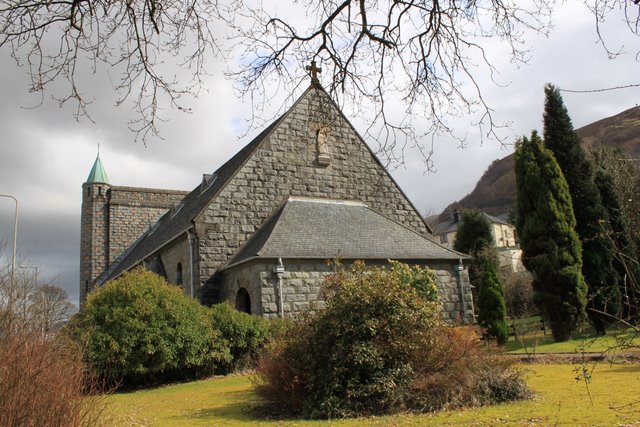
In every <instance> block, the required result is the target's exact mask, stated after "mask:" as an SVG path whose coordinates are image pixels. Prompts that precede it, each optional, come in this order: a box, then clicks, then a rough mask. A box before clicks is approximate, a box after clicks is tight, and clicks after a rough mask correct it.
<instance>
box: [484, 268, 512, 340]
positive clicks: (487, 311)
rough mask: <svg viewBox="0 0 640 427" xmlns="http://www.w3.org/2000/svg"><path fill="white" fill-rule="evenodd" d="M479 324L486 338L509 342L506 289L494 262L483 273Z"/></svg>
mask: <svg viewBox="0 0 640 427" xmlns="http://www.w3.org/2000/svg"><path fill="white" fill-rule="evenodd" d="M478 323H479V324H480V326H482V328H483V329H484V331H485V334H486V336H488V337H491V338H493V339H495V340H496V342H497V343H498V344H500V345H502V344H504V343H506V342H507V338H508V337H509V327H508V325H507V308H506V305H505V302H504V288H503V287H502V283H501V282H500V278H499V276H498V272H497V266H496V264H495V263H493V262H489V263H487V264H486V265H485V266H484V268H483V272H482V283H481V285H480V292H478Z"/></svg>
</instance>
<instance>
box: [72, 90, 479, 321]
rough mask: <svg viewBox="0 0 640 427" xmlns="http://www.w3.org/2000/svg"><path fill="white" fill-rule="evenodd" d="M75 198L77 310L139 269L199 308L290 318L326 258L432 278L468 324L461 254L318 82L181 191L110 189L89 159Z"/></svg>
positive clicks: (452, 314)
mask: <svg viewBox="0 0 640 427" xmlns="http://www.w3.org/2000/svg"><path fill="white" fill-rule="evenodd" d="M82 192H83V193H82V230H81V255H80V256H81V262H80V295H81V303H82V302H83V301H84V300H85V298H86V296H87V293H89V292H91V290H92V289H94V288H95V287H97V286H100V285H101V284H103V283H105V282H106V281H108V280H111V279H114V278H117V277H118V276H120V275H121V274H123V273H124V272H125V271H127V270H130V269H132V268H134V267H136V266H139V265H142V266H144V267H146V268H147V269H150V270H152V271H155V272H156V273H159V274H160V275H162V276H164V277H166V278H167V280H168V281H169V282H171V283H173V284H175V285H176V286H180V287H182V288H183V290H184V292H185V294H187V295H191V296H193V297H194V298H198V299H199V300H200V301H201V302H202V303H203V304H207V305H210V304H214V303H217V302H220V301H224V300H229V301H231V302H232V303H233V304H235V305H236V307H237V308H238V309H240V310H243V311H246V312H248V313H252V314H257V315H262V316H266V317H276V316H291V315H295V314H296V313H299V312H301V311H304V310H307V309H309V308H310V307H313V306H314V305H316V304H318V303H321V302H320V298H321V292H320V287H321V284H322V281H323V277H324V276H326V275H327V274H329V273H330V272H331V267H329V265H328V264H327V260H331V259H334V258H340V259H341V260H343V262H345V263H349V262H350V261H353V260H364V261H365V262H367V263H369V264H383V263H386V262H387V260H389V259H394V260H400V261H403V262H407V263H410V264H416V265H423V266H428V267H430V268H431V269H432V270H434V271H435V272H436V274H437V277H438V281H439V283H438V284H439V290H440V295H441V299H442V302H443V306H444V316H445V318H446V319H448V320H449V321H451V322H460V321H461V322H469V321H473V304H472V300H471V298H472V297H471V286H470V284H469V280H468V275H467V272H466V270H465V268H464V265H463V261H464V260H465V256H464V255H462V254H460V253H458V252H455V251H453V250H450V249H447V248H445V247H443V246H441V245H439V244H437V243H435V242H434V240H433V238H432V236H431V230H430V229H429V228H428V226H427V225H426V223H425V222H424V221H423V219H422V217H421V215H420V214H419V213H418V211H417V209H416V208H415V207H414V206H413V204H412V203H411V202H410V201H409V199H408V198H407V197H406V195H405V194H404V193H403V192H402V190H401V189H400V188H399V187H398V184H397V183H396V182H395V181H394V180H393V178H392V177H391V176H390V175H389V173H388V172H387V170H386V169H385V168H384V166H383V165H382V164H381V162H380V161H379V160H378V159H377V158H376V156H375V155H374V153H373V152H372V151H371V150H370V149H369V147H368V146H367V145H366V144H365V142H364V141H363V139H362V138H361V137H360V136H359V135H358V133H357V132H356V130H355V129H354V128H353V126H352V125H351V124H350V123H349V121H348V120H347V118H346V117H345V116H344V115H343V114H342V112H341V111H340V110H339V108H338V107H337V105H336V104H335V103H334V102H333V100H332V99H331V98H330V97H329V95H328V94H327V92H325V90H324V89H323V88H322V87H321V86H320V84H319V83H318V81H317V80H316V79H312V83H311V85H310V86H309V87H308V89H307V90H306V91H305V92H304V93H303V94H302V96H301V97H300V98H299V99H298V100H297V101H296V102H295V103H294V104H293V106H292V107H291V108H290V109H289V110H288V111H287V112H286V113H284V114H283V115H282V116H281V117H280V118H278V119H277V120H275V121H274V122H273V123H272V124H271V125H270V126H268V127H267V128H266V129H264V130H263V131H262V132H261V133H260V134H259V135H258V136H257V137H256V138H255V139H254V140H253V141H251V142H250V143H249V144H247V145H246V146H245V147H244V148H243V149H242V150H240V151H239V152H238V153H237V154H236V155H235V156H233V157H232V158H231V159H230V160H229V161H227V162H226V163H224V164H223V165H222V166H220V167H219V168H218V170H216V171H215V172H214V173H213V174H205V175H204V176H203V178H202V183H201V184H200V185H198V186H197V187H196V188H195V189H193V191H191V192H182V191H172V190H160V189H148V188H132V187H121V186H114V185H111V184H110V183H109V182H108V179H107V175H106V172H105V168H104V166H103V164H102V162H101V160H100V158H99V157H97V158H96V161H95V163H94V165H93V169H92V170H91V173H90V174H89V177H88V179H87V182H85V183H84V184H83V186H82Z"/></svg>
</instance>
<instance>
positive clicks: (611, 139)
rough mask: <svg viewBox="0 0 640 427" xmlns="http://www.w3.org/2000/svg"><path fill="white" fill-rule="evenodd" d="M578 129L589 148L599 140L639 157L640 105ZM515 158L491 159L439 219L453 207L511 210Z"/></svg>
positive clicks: (491, 213) (513, 200)
mask: <svg viewBox="0 0 640 427" xmlns="http://www.w3.org/2000/svg"><path fill="white" fill-rule="evenodd" d="M576 132H577V133H578V135H580V137H581V138H582V143H583V145H584V147H585V148H586V149H591V148H593V147H595V146H597V145H600V144H604V145H612V146H616V147H618V148H620V149H621V150H623V151H624V152H626V153H628V154H629V155H631V156H632V157H636V158H640V107H633V108H630V109H628V110H626V111H623V112H622V113H620V114H617V115H615V116H611V117H608V118H606V119H602V120H598V121H597V122H594V123H591V124H588V125H586V126H584V127H581V128H580V129H577V130H576ZM514 160H515V156H514V154H509V155H508V156H506V157H504V158H502V159H500V160H495V161H494V162H493V163H491V165H490V166H489V167H488V168H487V170H486V171H485V172H484V174H483V175H482V177H480V180H479V181H478V183H477V184H476V187H475V188H474V190H473V191H472V192H471V193H469V194H467V195H466V196H465V197H463V198H462V199H460V200H459V201H456V202H453V203H451V204H450V205H449V206H447V207H446V208H445V210H444V211H443V212H442V213H441V214H440V219H441V220H444V219H445V218H446V216H447V215H448V212H449V211H450V210H451V209H453V208H454V207H455V208H475V209H480V210H482V211H483V212H486V213H488V214H490V215H500V214H504V213H508V212H509V211H510V210H511V208H512V207H513V206H514V205H515V203H516V176H515V171H514Z"/></svg>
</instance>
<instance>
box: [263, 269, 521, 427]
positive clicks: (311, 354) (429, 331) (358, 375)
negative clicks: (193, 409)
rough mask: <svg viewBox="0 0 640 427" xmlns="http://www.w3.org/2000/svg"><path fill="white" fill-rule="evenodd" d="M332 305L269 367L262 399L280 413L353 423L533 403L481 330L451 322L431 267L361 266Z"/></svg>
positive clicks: (302, 325) (273, 350)
mask: <svg viewBox="0 0 640 427" xmlns="http://www.w3.org/2000/svg"><path fill="white" fill-rule="evenodd" d="M325 300H326V306H325V307H324V308H323V309H321V310H319V311H317V312H316V313H313V314H309V315H307V316H306V317H305V318H303V319H301V320H300V321H298V322H297V323H295V324H294V325H293V326H292V327H291V328H289V329H288V330H285V331H284V333H283V334H282V335H281V336H280V337H279V338H278V339H276V340H274V341H273V342H271V343H270V344H269V345H267V348H266V351H265V352H264V353H263V354H262V356H261V357H260V359H259V363H258V366H257V374H258V375H257V379H256V380H255V381H256V387H257V392H258V394H259V395H260V396H261V397H263V398H264V400H265V401H266V402H267V404H268V406H269V408H270V409H271V410H273V411H277V412H279V413H286V414H290V415H298V416H300V415H301V416H305V417H308V418H331V417H350V416H363V415H376V414H386V413H393V412H398V411H406V410H411V411H433V410H440V409H446V408H452V407H461V406H467V405H476V404H488V403H494V402H498V401H500V402H501V401H508V400H513V399H517V398H521V397H525V396H528V390H527V388H526V386H525V385H524V383H523V382H522V380H521V378H520V377H519V374H518V373H516V372H514V371H510V370H509V369H508V366H507V362H506V361H504V360H502V359H501V358H500V357H499V356H498V355H496V353H495V352H494V350H493V349H491V348H489V347H487V346H486V345H485V344H483V343H482V342H481V341H480V340H479V338H478V335H477V333H476V332H475V331H472V330H470V329H469V328H452V327H447V326H445V325H444V324H443V322H442V320H441V305H440V303H439V301H438V297H437V288H436V281H435V277H434V274H433V273H432V272H431V271H429V270H427V269H422V268H418V267H409V266H407V265H406V264H402V263H398V262H391V263H390V265H389V266H388V267H373V268H367V267H366V266H365V265H364V263H362V262H356V263H354V265H353V266H351V267H350V268H349V269H343V270H340V271H338V272H336V273H334V274H333V275H331V276H329V277H328V279H327V281H326V283H325Z"/></svg>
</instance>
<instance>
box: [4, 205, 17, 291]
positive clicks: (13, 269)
mask: <svg viewBox="0 0 640 427" xmlns="http://www.w3.org/2000/svg"><path fill="white" fill-rule="evenodd" d="M0 197H8V198H10V199H13V201H14V202H15V203H16V213H15V215H14V217H13V257H12V258H11V285H12V286H13V285H14V283H15V280H16V279H15V278H16V242H17V240H18V199H16V198H15V197H13V196H10V195H8V194H0Z"/></svg>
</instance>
